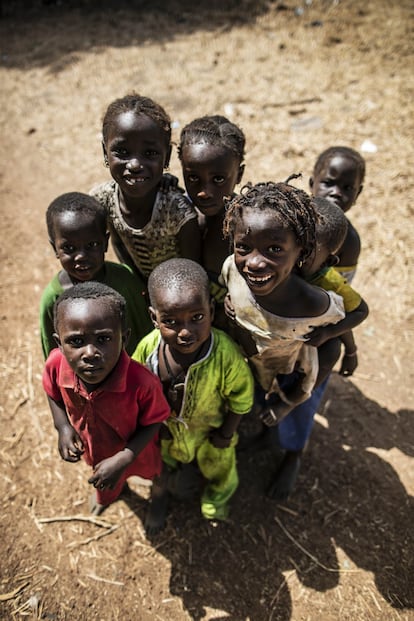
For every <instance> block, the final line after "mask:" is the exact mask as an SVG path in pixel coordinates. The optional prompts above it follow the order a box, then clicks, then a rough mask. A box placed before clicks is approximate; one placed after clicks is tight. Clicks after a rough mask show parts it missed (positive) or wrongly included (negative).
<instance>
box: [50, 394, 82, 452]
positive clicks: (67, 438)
mask: <svg viewBox="0 0 414 621" xmlns="http://www.w3.org/2000/svg"><path fill="white" fill-rule="evenodd" d="M48 401H49V406H50V410H51V412H52V417H53V422H54V424H55V429H56V430H57V432H58V434H59V440H58V447H59V453H60V456H61V458H62V459H64V460H65V461H72V462H75V461H79V459H80V458H81V455H82V453H83V444H82V440H81V439H80V437H79V436H78V434H77V433H76V431H75V429H74V428H73V427H72V425H71V424H70V422H69V419H68V415H67V413H66V409H65V406H64V403H63V401H61V402H59V403H58V402H57V401H54V400H53V399H52V398H51V397H49V396H48Z"/></svg>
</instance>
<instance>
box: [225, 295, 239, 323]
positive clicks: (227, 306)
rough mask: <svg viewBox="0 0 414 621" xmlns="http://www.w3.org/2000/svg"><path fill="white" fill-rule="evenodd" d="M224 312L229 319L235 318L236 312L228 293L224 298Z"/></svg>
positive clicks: (233, 319)
mask: <svg viewBox="0 0 414 621" xmlns="http://www.w3.org/2000/svg"><path fill="white" fill-rule="evenodd" d="M224 312H225V313H226V315H227V317H228V318H229V319H231V320H232V321H235V320H236V313H235V311H234V307H233V305H232V303H231V297H230V294H229V293H228V294H227V295H226V297H225V298H224Z"/></svg>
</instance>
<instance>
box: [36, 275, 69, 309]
mask: <svg viewBox="0 0 414 621" xmlns="http://www.w3.org/2000/svg"><path fill="white" fill-rule="evenodd" d="M62 292H63V287H62V285H61V284H60V282H59V272H58V273H57V274H55V276H54V277H53V278H52V280H51V281H50V282H49V283H48V284H47V285H46V287H45V288H44V289H43V293H42V297H41V299H40V305H41V307H42V308H44V307H45V306H48V305H50V304H53V303H54V302H55V300H57V298H58V297H59V295H60V294H61V293H62Z"/></svg>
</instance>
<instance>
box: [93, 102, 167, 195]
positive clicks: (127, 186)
mask: <svg viewBox="0 0 414 621" xmlns="http://www.w3.org/2000/svg"><path fill="white" fill-rule="evenodd" d="M103 146H104V152H105V154H106V156H107V158H108V164H109V170H110V171H111V175H112V177H113V179H114V180H115V181H116V182H117V183H118V185H119V187H120V188H121V191H122V193H123V194H124V195H126V196H130V197H131V198H140V197H144V196H146V195H147V194H149V193H150V192H151V191H152V190H153V189H154V188H155V187H156V186H157V185H158V183H159V182H160V180H161V177H162V174H163V170H164V166H167V165H168V160H169V155H170V146H169V145H168V144H167V142H166V136H165V132H163V130H162V129H161V128H160V127H159V126H158V125H157V124H156V123H155V121H153V120H152V119H151V118H150V117H148V116H146V115H145V114H136V113H135V112H122V113H120V114H118V116H117V117H115V118H114V120H113V122H112V125H111V127H110V129H109V132H108V138H107V141H106V143H105V144H104V145H103Z"/></svg>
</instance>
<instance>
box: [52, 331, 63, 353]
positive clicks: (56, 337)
mask: <svg viewBox="0 0 414 621" xmlns="http://www.w3.org/2000/svg"><path fill="white" fill-rule="evenodd" d="M53 338H54V339H55V341H56V345H57V346H58V347H59V349H60V351H62V343H61V342H60V337H59V334H58V333H57V332H53Z"/></svg>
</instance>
